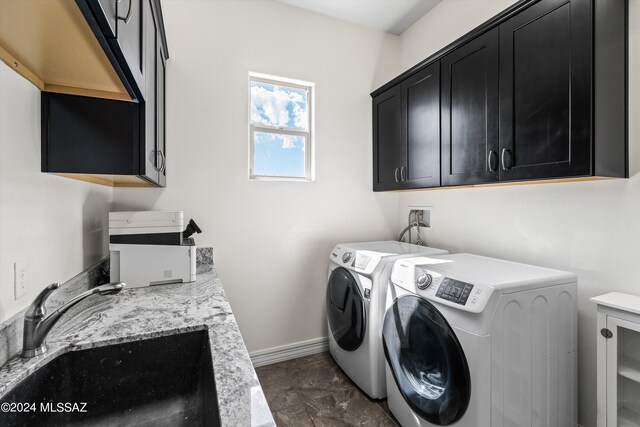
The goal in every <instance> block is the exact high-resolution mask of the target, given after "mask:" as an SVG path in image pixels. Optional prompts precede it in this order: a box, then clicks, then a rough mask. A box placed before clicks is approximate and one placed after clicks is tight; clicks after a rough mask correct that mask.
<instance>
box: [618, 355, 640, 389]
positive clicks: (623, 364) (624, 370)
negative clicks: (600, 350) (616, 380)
mask: <svg viewBox="0 0 640 427" xmlns="http://www.w3.org/2000/svg"><path fill="white" fill-rule="evenodd" d="M618 375H622V376H623V377H625V378H628V379H630V380H633V381H635V382H639V383H640V362H638V361H636V360H633V359H630V358H628V357H621V358H620V360H619V361H618Z"/></svg>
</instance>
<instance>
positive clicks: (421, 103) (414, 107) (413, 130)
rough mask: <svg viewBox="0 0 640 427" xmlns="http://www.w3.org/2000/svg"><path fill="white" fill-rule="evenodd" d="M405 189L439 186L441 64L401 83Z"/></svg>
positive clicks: (402, 178) (401, 173) (433, 65)
mask: <svg viewBox="0 0 640 427" xmlns="http://www.w3.org/2000/svg"><path fill="white" fill-rule="evenodd" d="M401 88H402V97H401V99H402V141H401V144H402V145H404V146H405V147H406V149H405V153H403V154H404V157H403V159H402V160H403V161H402V165H403V166H405V165H406V168H405V169H401V170H400V179H401V181H402V184H403V185H402V188H425V187H437V186H439V185H440V64H439V63H438V62H436V63H434V64H432V65H430V66H429V67H427V68H425V69H424V70H422V71H420V72H418V73H416V74H414V75H413V76H411V77H409V78H408V79H407V80H405V81H404V82H402V85H401Z"/></svg>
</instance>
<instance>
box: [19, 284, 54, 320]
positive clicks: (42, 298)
mask: <svg viewBox="0 0 640 427" xmlns="http://www.w3.org/2000/svg"><path fill="white" fill-rule="evenodd" d="M59 287H60V284H58V283H52V284H50V285H49V286H47V287H46V288H44V289H43V290H42V292H40V293H39V294H38V296H37V297H36V298H35V299H34V300H33V302H32V303H31V305H30V306H29V308H27V311H26V313H25V314H24V317H25V318H29V319H41V318H43V317H44V316H45V314H47V310H46V309H45V308H44V304H45V302H46V301H47V299H49V296H50V295H51V294H52V293H53V291H55V290H56V289H58V288H59Z"/></svg>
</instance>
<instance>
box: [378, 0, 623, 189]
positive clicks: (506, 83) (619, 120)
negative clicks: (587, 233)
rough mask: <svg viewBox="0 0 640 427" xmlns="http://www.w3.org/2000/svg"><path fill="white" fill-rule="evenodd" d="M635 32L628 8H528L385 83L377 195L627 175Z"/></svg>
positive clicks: (544, 2) (506, 14)
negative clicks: (631, 54)
mask: <svg viewBox="0 0 640 427" xmlns="http://www.w3.org/2000/svg"><path fill="white" fill-rule="evenodd" d="M627 27H628V0H619V1H609V0H521V1H519V2H517V3H515V4H514V5H512V6H511V7H510V8H508V9H506V10H505V11H503V12H502V13H501V14H499V15H497V16H496V17H494V18H492V19H491V20H489V21H487V22H486V23H485V24H483V25H481V26H479V27H478V28H476V29H474V30H472V31H471V32H470V33H468V34H467V35H465V36H463V37H461V38H460V39H459V40H456V41H455V42H454V43H452V44H451V45H449V46H446V47H444V48H443V49H442V50H441V51H439V52H437V53H435V54H434V55H432V56H431V57H429V58H427V59H425V60H424V61H423V62H421V63H420V64H418V65H416V66H415V67H413V68H411V69H409V70H407V71H406V72H405V73H403V74H402V75H400V76H398V77H397V78H395V79H393V80H392V81H391V82H389V83H387V84H385V85H383V86H382V87H381V88H379V89H377V90H376V91H374V92H373V93H372V94H371V96H372V97H373V105H374V115H373V120H374V123H373V125H374V146H373V150H374V155H373V156H374V174H375V176H374V190H376V191H384V190H400V189H408V188H427V187H432V186H438V185H442V186H460V185H483V184H491V183H501V182H504V183H508V182H512V181H526V180H541V179H571V180H575V179H593V178H624V177H628V144H627V132H628V131H627V129H628V107H627V96H628V95H627V93H628V83H627V82H628V67H627V55H628V54H627V52H628V34H627V32H628V31H627ZM435 70H439V77H436V76H437V74H436V72H435ZM427 76H430V78H426V77H427ZM438 89H439V90H440V95H439V96H438V95H436V93H437V92H438ZM437 103H439V105H440V108H439V109H438V108H435V107H434V106H435V105H437ZM398 117H400V119H398ZM436 119H437V120H439V123H440V124H439V128H438V126H437V125H436V126H435V127H434V125H433V123H434V120H436ZM438 140H439V141H440V143H439V144H438V143H434V142H433V141H438ZM438 155H441V157H440V164H439V165H437V166H436V165H435V163H434V156H438ZM403 166H406V168H403ZM433 170H439V171H440V173H441V180H440V182H438V180H437V179H434V178H433V175H432V171H433Z"/></svg>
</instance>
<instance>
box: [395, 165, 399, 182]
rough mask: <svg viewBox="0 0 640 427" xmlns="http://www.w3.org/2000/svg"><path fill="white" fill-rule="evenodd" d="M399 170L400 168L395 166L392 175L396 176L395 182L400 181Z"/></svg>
mask: <svg viewBox="0 0 640 427" xmlns="http://www.w3.org/2000/svg"><path fill="white" fill-rule="evenodd" d="M399 172H400V169H398V168H396V171H395V172H394V173H393V176H394V177H395V178H396V182H400V177H399V176H398V173H399Z"/></svg>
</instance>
